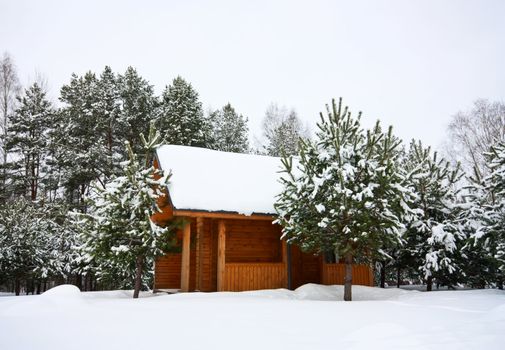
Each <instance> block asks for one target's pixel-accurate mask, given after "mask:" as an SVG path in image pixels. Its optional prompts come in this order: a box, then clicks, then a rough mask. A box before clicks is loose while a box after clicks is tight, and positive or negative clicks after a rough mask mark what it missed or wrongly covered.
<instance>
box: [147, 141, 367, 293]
mask: <svg viewBox="0 0 505 350" xmlns="http://www.w3.org/2000/svg"><path fill="white" fill-rule="evenodd" d="M154 165H155V166H156V167H159V168H161V169H163V170H164V171H169V172H171V173H172V176H171V178H170V184H169V188H168V193H167V196H166V198H163V199H162V200H160V202H159V205H160V208H161V209H162V213H160V214H157V215H155V217H154V219H155V221H157V222H158V223H159V224H164V223H166V222H168V221H170V220H172V219H173V218H184V222H185V223H186V224H185V226H184V228H183V229H181V230H180V232H178V234H177V237H178V241H179V242H180V252H176V253H170V254H167V255H165V256H163V257H161V258H159V259H158V260H157V261H156V263H155V285H154V289H155V290H179V291H204V292H211V291H246V290H257V289H273V288H291V289H294V288H297V287H299V286H301V285H303V284H305V283H320V284H343V281H344V265H343V264H339V263H332V264H331V263H326V262H325V260H324V259H323V258H322V257H321V256H317V255H314V254H310V253H305V252H302V251H301V250H300V249H299V248H298V247H296V246H290V245H287V244H286V242H285V241H284V240H281V227H280V226H279V225H277V224H273V223H272V221H273V220H274V219H275V215H274V213H275V211H274V207H273V204H274V202H275V196H276V195H277V194H278V193H279V192H280V190H281V185H280V183H279V182H278V179H279V176H280V174H279V170H280V166H281V162H280V159H279V158H275V157H267V156H258V155H250V154H236V153H228V152H219V151H213V150H208V149H202V148H197V147H187V146H173V145H165V146H161V147H160V148H159V149H158V150H157V152H156V157H155V159H154ZM353 283H354V284H361V285H367V286H371V285H373V275H372V269H371V268H370V267H369V266H366V265H355V266H354V267H353Z"/></svg>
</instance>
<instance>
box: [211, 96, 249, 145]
mask: <svg viewBox="0 0 505 350" xmlns="http://www.w3.org/2000/svg"><path fill="white" fill-rule="evenodd" d="M209 119H210V122H211V125H212V137H211V138H212V148H213V149H215V150H218V151H225V152H236V153H247V151H248V150H249V141H248V135H247V134H248V132H249V128H248V127H247V118H244V117H243V116H242V115H240V114H238V113H237V112H235V109H234V108H233V107H232V106H231V105H230V104H229V103H228V104H227V105H225V106H224V107H223V108H221V109H218V110H216V111H214V112H212V113H211V114H210V118H209Z"/></svg>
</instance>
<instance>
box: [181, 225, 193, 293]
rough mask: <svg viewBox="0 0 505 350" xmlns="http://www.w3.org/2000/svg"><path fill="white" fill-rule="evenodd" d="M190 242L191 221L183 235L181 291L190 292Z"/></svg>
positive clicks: (185, 227)
mask: <svg viewBox="0 0 505 350" xmlns="http://www.w3.org/2000/svg"><path fill="white" fill-rule="evenodd" d="M190 243H191V221H189V222H188V223H187V224H186V226H184V229H183V235H182V262H181V292H189V263H190V260H189V259H190V251H189V249H190Z"/></svg>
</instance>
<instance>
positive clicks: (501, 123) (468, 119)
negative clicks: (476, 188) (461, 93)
mask: <svg viewBox="0 0 505 350" xmlns="http://www.w3.org/2000/svg"><path fill="white" fill-rule="evenodd" d="M448 133H449V136H450V139H449V144H448V153H449V156H451V158H452V159H453V160H454V161H460V162H461V164H462V166H463V168H464V170H465V171H466V172H467V173H468V174H470V173H472V172H473V171H474V170H475V171H477V172H478V173H479V175H484V176H485V175H487V170H486V166H485V160H484V152H487V151H488V150H489V148H490V147H491V145H493V144H494V143H495V142H496V141H499V140H504V139H505V104H504V103H502V102H489V101H488V100H486V99H478V100H476V101H475V102H474V105H473V108H472V109H471V110H469V111H466V112H461V111H460V112H458V113H456V114H455V115H454V116H453V117H452V120H451V123H450V124H449V127H448Z"/></svg>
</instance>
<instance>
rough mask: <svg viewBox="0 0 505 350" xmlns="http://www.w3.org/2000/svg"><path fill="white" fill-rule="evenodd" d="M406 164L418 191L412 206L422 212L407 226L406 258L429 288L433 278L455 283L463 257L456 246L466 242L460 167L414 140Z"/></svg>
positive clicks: (440, 281)
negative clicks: (462, 225) (461, 222)
mask: <svg viewBox="0 0 505 350" xmlns="http://www.w3.org/2000/svg"><path fill="white" fill-rule="evenodd" d="M404 166H405V169H406V170H407V171H408V172H409V173H411V174H412V176H411V177H410V185H411V186H412V188H413V189H414V191H415V193H416V199H415V200H414V202H413V203H412V204H411V206H412V208H413V209H416V210H419V211H420V212H421V211H422V215H419V216H417V218H416V219H415V220H413V221H412V222H411V223H410V224H409V225H408V230H407V232H406V235H405V240H406V242H407V243H406V246H405V250H404V252H403V253H404V254H405V255H406V256H405V257H404V259H406V260H407V261H410V263H412V264H414V265H415V266H417V268H418V269H419V271H420V273H421V278H422V279H423V280H424V281H425V282H426V284H427V290H428V291H430V290H432V286H433V280H434V279H436V280H437V283H441V284H445V285H449V286H451V285H454V284H455V283H457V282H458V276H459V275H458V273H459V272H461V269H460V266H458V265H459V262H460V261H461V258H462V257H461V256H459V254H460V253H459V250H458V249H457V248H458V247H461V246H462V243H463V242H464V234H463V232H462V230H461V228H460V225H459V223H458V215H459V212H460V208H461V207H460V205H459V204H458V187H457V186H456V184H457V182H458V181H459V180H460V179H461V177H462V173H461V171H460V169H459V166H457V167H455V168H452V167H451V166H450V164H449V162H447V161H446V160H445V159H443V158H442V157H439V156H438V154H437V152H432V151H431V148H430V147H423V145H422V144H421V142H415V141H412V142H411V144H410V149H409V151H408V154H407V157H406V159H405V161H404Z"/></svg>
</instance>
